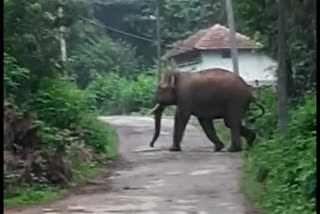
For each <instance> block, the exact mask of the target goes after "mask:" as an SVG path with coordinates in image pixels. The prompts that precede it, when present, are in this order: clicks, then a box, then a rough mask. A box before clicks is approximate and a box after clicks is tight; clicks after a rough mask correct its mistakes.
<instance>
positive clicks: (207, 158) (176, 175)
mask: <svg viewBox="0 0 320 214" xmlns="http://www.w3.org/2000/svg"><path fill="white" fill-rule="evenodd" d="M101 119H103V120H104V121H106V122H109V123H110V124H112V126H113V127H114V128H115V129H116V131H117V132H118V135H119V140H120V144H119V151H120V157H119V158H118V160H117V161H116V162H117V163H116V166H115V170H114V171H112V172H111V175H110V174H108V173H105V174H104V176H100V177H99V176H98V177H97V178H95V180H93V181H91V182H90V184H88V185H86V186H84V187H83V188H80V190H79V191H78V192H75V193H73V194H72V195H70V196H69V197H67V198H65V199H63V200H60V201H57V202H55V203H53V204H51V205H47V206H44V207H37V208H30V209H24V210H22V211H18V212H16V211H15V212H8V214H9V213H10V214H12V213H15V214H18V213H20V214H38V213H39V214H40V213H47V214H58V213H70V214H71V213H73V214H76V213H77V214H80V213H96V214H115V213H118V214H119V213H121V214H125V213H133V214H191V213H194V214H196V213H198V214H252V213H254V212H252V211H250V210H249V206H248V204H247V202H246V200H245V198H244V196H243V194H242V193H241V192H240V176H241V164H242V161H241V157H240V154H239V153H227V152H221V153H213V145H212V143H211V142H210V141H209V140H208V139H207V138H206V137H205V135H204V133H203V132H202V131H200V130H199V129H198V128H197V127H194V126H192V125H189V126H188V127H187V130H186V133H185V136H184V140H183V143H182V150H183V152H180V153H179V152H178V153H176V152H169V151H168V148H169V147H170V146H171V142H172V130H173V120H170V119H163V120H162V132H161V136H160V138H159V140H158V141H157V142H156V144H155V148H154V149H151V148H149V145H148V144H149V141H150V139H151V138H152V134H153V119H151V118H145V117H136V116H135V117H133V116H129V117H128V116H115V117H103V118H101Z"/></svg>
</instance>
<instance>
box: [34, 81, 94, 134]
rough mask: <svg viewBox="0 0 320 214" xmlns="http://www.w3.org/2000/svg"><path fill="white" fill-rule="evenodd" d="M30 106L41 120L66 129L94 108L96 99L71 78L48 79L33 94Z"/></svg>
mask: <svg viewBox="0 0 320 214" xmlns="http://www.w3.org/2000/svg"><path fill="white" fill-rule="evenodd" d="M29 106H30V108H31V109H30V110H31V111H33V112H35V113H36V115H37V118H38V119H39V120H42V121H46V124H48V125H49V126H53V127H59V128H60V129H66V128H70V127H71V126H72V125H74V124H77V123H79V122H80V119H81V117H82V115H85V114H89V113H90V112H92V111H93V110H94V100H93V99H91V98H90V97H89V95H88V94H87V93H86V92H85V91H82V90H80V89H78V88H77V87H76V85H75V84H74V83H73V82H71V81H70V80H46V81H44V82H43V83H42V86H40V89H39V91H38V92H37V93H36V94H35V95H33V97H32V99H31V100H30V102H29Z"/></svg>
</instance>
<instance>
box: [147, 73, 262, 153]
mask: <svg viewBox="0 0 320 214" xmlns="http://www.w3.org/2000/svg"><path fill="white" fill-rule="evenodd" d="M156 101H157V105H156V106H155V107H154V108H153V110H152V111H151V112H152V113H153V114H154V118H155V132H154V135H153V138H152V141H151V143H150V146H151V147H153V146H154V143H155V141H156V140H157V139H158V137H159V133H160V129H161V117H162V113H163V111H164V109H165V107H166V106H170V105H176V106H177V108H176V113H175V119H174V133H173V145H172V147H171V148H170V151H181V147H180V142H181V140H182V138H183V133H184V131H185V127H186V125H187V123H188V121H189V119H190V116H191V115H194V116H196V117H197V118H198V120H199V123H200V125H201V127H202V128H203V130H204V132H205V134H206V136H207V137H208V138H209V139H210V141H211V142H213V143H214V145H215V151H220V150H222V149H223V147H224V145H223V143H222V142H221V140H220V139H219V137H218V136H217V134H216V131H215V128H214V124H213V120H214V119H223V120H224V123H225V125H226V126H227V127H228V128H229V129H230V131H231V140H232V143H231V146H230V148H229V151H230V152H236V151H240V150H241V141H240V137H241V136H243V137H245V138H246V140H247V143H248V145H249V146H251V145H252V143H253V141H254V140H255V138H256V134H255V132H254V131H253V130H251V129H249V128H247V127H245V126H243V125H242V124H241V121H242V119H243V118H244V117H245V114H246V112H247V110H248V108H249V104H250V103H252V102H253V103H255V104H256V105H257V106H258V107H259V108H261V110H262V113H261V114H260V115H259V116H258V117H260V116H262V115H263V114H264V108H263V107H262V106H261V105H260V104H257V103H256V101H255V99H254V97H253V94H252V89H251V87H250V86H249V85H247V84H246V82H245V81H244V80H243V79H242V78H241V77H239V76H237V75H235V74H233V73H232V72H230V71H227V70H224V69H218V68H216V69H207V70H203V71H200V72H192V73H191V72H170V73H168V74H167V75H165V77H164V78H163V80H162V81H161V83H160V84H159V85H158V88H157V91H156ZM258 117H256V118H258ZM256 118H255V119H256Z"/></svg>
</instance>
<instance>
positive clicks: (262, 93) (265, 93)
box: [249, 87, 277, 138]
mask: <svg viewBox="0 0 320 214" xmlns="http://www.w3.org/2000/svg"><path fill="white" fill-rule="evenodd" d="M254 97H255V98H256V101H257V102H258V103H259V104H261V105H262V106H263V107H264V109H265V114H264V115H263V116H262V117H260V118H258V119H257V120H256V121H255V127H256V129H257V132H258V133H259V135H261V136H263V137H266V138H268V137H270V136H272V135H273V134H274V131H275V130H276V125H277V121H276V113H275V112H276V93H275V92H274V91H273V89H272V88H271V87H264V88H260V89H258V90H257V91H256V92H255V93H254ZM259 114H261V110H260V109H259V108H257V107H256V106H255V105H253V104H252V105H251V106H250V110H249V118H250V117H252V116H254V115H259Z"/></svg>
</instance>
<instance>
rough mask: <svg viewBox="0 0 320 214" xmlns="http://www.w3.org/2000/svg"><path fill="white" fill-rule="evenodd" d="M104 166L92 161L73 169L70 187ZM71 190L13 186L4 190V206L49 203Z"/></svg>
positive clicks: (50, 187) (39, 186) (41, 186)
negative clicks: (14, 187)
mask: <svg viewBox="0 0 320 214" xmlns="http://www.w3.org/2000/svg"><path fill="white" fill-rule="evenodd" d="M102 167H103V165H102V164H98V163H90V164H82V165H80V166H79V167H77V168H76V169H73V170H72V171H73V179H72V183H71V184H70V187H71V188H74V187H76V186H79V185H81V184H83V183H84V182H85V181H87V180H88V179H90V178H92V177H94V176H96V175H97V174H98V173H99V171H100V169H101V168H102ZM69 190H70V189H61V188H58V187H53V186H49V185H35V186H33V187H28V188H23V187H20V188H16V189H13V188H11V189H10V190H7V191H4V207H5V208H13V207H15V208H17V207H24V206H30V205H39V204H44V203H49V202H52V201H55V200H58V199H61V198H62V197H63V196H65V195H67V194H68V192H69Z"/></svg>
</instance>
